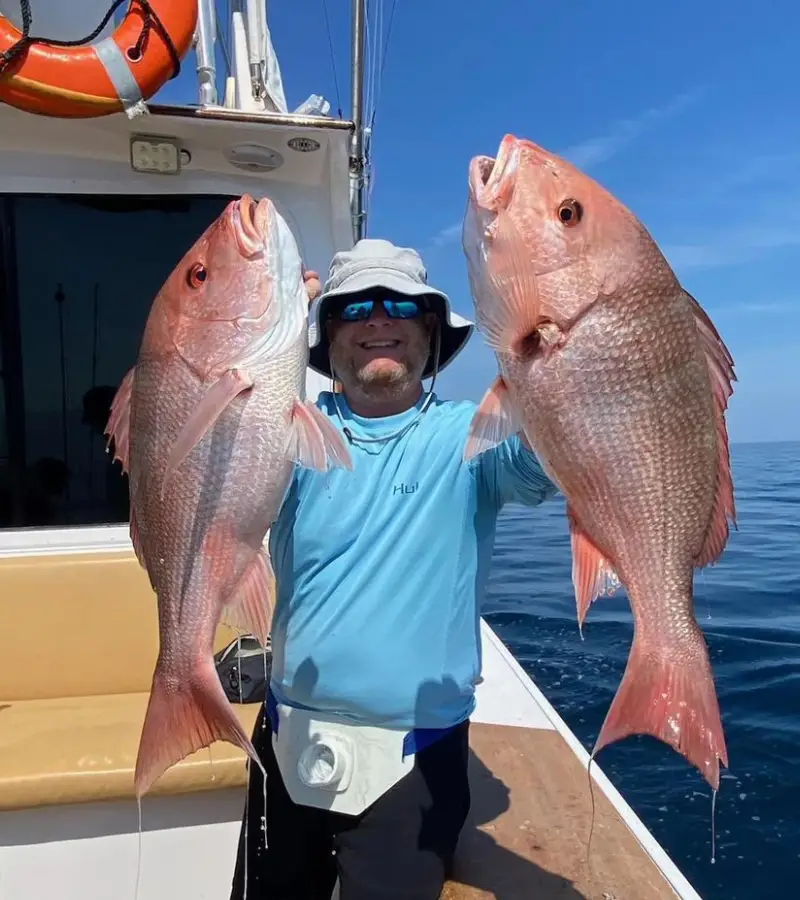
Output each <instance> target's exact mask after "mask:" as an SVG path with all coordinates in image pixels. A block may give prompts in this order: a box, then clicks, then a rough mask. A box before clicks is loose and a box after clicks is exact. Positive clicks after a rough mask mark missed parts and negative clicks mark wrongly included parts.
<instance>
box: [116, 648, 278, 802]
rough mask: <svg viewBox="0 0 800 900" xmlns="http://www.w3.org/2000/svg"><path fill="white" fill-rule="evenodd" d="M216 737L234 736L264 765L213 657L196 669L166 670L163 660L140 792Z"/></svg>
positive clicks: (147, 721) (143, 743) (140, 765)
mask: <svg viewBox="0 0 800 900" xmlns="http://www.w3.org/2000/svg"><path fill="white" fill-rule="evenodd" d="M214 741H229V742H230V743H231V744H233V745H234V746H236V747H239V748H241V749H242V750H243V751H244V752H245V753H247V755H248V756H249V757H250V758H251V759H252V760H253V761H254V762H255V763H256V765H258V766H259V767H261V763H260V761H259V759H258V756H257V754H256V752H255V749H254V748H253V745H252V743H251V741H250V738H249V737H248V736H247V734H246V732H245V730H244V728H243V727H242V723H241V722H240V721H239V718H238V716H237V715H236V713H235V712H234V711H233V707H232V706H231V704H230V702H229V700H228V698H227V697H226V696H225V692H224V691H223V689H222V684H221V682H220V680H219V675H218V674H217V670H216V669H215V668H214V665H213V660H212V659H211V658H209V660H208V662H207V663H204V664H203V665H202V666H201V667H198V668H197V669H195V670H194V671H193V672H190V673H188V674H187V675H185V676H184V675H183V674H182V673H174V672H166V671H164V665H163V663H162V662H161V661H160V660H159V662H158V663H157V664H156V670H155V672H154V674H153V683H152V686H151V688H150V700H149V702H148V704H147V712H146V713H145V717H144V725H143V726H142V736H141V739H140V741H139V754H138V757H137V759H136V772H135V775H134V787H135V790H136V796H137V798H141V797H142V795H143V794H145V793H147V791H148V790H149V789H150V787H151V785H152V784H153V782H154V781H156V780H157V779H158V778H160V777H161V775H163V774H164V772H166V771H167V769H169V768H170V767H171V766H174V765H175V763H177V762H180V761H181V760H182V759H184V758H185V757H187V756H188V755H189V754H190V753H194V752H195V751H196V750H201V749H202V748H203V747H208V746H210V745H211V744H213V743H214Z"/></svg>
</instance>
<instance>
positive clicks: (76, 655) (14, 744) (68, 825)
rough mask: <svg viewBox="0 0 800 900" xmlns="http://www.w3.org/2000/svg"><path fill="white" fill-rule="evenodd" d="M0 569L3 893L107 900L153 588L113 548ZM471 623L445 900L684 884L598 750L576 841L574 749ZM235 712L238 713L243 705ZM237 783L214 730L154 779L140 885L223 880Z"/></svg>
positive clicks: (553, 899)
mask: <svg viewBox="0 0 800 900" xmlns="http://www.w3.org/2000/svg"><path fill="white" fill-rule="evenodd" d="M0 579H2V581H3V585H2V587H3V590H2V593H1V594H0V606H1V607H2V616H3V621H4V623H5V627H4V629H3V630H2V631H0V659H2V660H3V665H2V666H1V667H0V725H1V726H2V727H0V880H2V881H3V884H4V889H5V892H4V896H7V897H8V898H9V900H18V898H22V897H27V896H52V895H53V894H52V887H53V884H57V885H58V896H59V897H60V898H61V900H101V898H102V900H106V898H107V896H108V893H107V892H108V883H109V882H108V879H109V877H111V878H113V879H114V880H117V879H118V878H121V879H122V881H121V882H120V884H119V887H120V889H121V890H126V887H125V884H123V883H122V882H125V883H127V880H128V878H129V877H131V878H133V877H135V874H136V872H135V864H136V841H137V832H138V823H137V813H136V804H135V799H134V795H133V768H134V764H135V760H136V752H137V748H138V742H139V736H140V732H141V723H142V719H143V716H144V711H145V707H146V704H147V697H148V690H149V682H150V676H151V673H152V666H153V663H154V661H155V655H156V653H157V646H158V645H157V623H156V616H155V607H154V605H153V598H152V593H151V591H150V588H149V585H148V584H147V582H146V576H145V575H144V572H143V570H141V568H140V567H139V566H138V563H136V561H135V559H134V558H133V555H132V553H130V552H129V551H128V552H125V551H122V552H120V551H119V550H117V551H114V552H111V553H97V554H85V555H84V554H79V555H78V556H75V555H72V554H67V553H64V554H63V555H55V556H51V557H49V558H48V557H29V558H19V557H17V558H14V559H5V560H2V561H0ZM110 586H113V590H112V592H111V593H109V587H110ZM20 598H24V602H20ZM31 623H45V624H44V627H42V625H41V624H40V625H39V627H36V626H34V629H33V631H32V630H31ZM482 630H483V646H484V671H483V682H482V683H481V684H480V685H479V686H478V697H477V699H478V703H477V709H476V712H475V715H474V718H473V723H474V724H473V727H472V737H471V744H472V757H471V778H472V789H473V806H472V812H471V817H470V820H469V823H468V825H467V827H466V828H465V831H464V833H463V835H462V841H461V843H460V846H459V852H458V858H457V866H456V870H455V875H454V878H453V880H452V881H451V882H449V883H448V885H447V886H446V888H445V890H444V892H443V895H442V898H443V900H472V898H489V897H495V898H497V900H515V898H520V900H522V898H526V900H527V898H531V900H532V898H536V900H579V898H583V900H668V898H675V897H681V898H685V900H699V897H698V895H697V894H696V893H695V892H694V890H693V889H692V888H691V887H690V885H689V884H688V883H687V882H686V880H685V879H684V878H683V876H682V875H681V874H680V872H679V871H678V870H677V869H676V867H675V866H674V864H673V863H672V862H671V860H670V859H669V858H668V857H667V856H666V854H665V853H664V851H663V850H662V848H661V847H660V846H659V845H658V844H657V843H656V841H655V840H654V839H653V838H652V836H651V835H650V834H649V832H648V831H647V830H646V829H645V828H644V826H643V825H642V823H641V822H640V821H639V820H638V819H637V817H636V816H635V815H634V814H633V812H632V811H631V810H630V808H629V807H628V806H627V804H626V803H625V802H624V800H623V799H622V797H621V796H620V795H619V794H618V793H617V792H616V790H615V789H614V788H613V786H612V785H611V784H610V783H609V782H608V779H607V778H606V777H605V775H604V774H603V773H602V771H601V770H600V768H599V767H598V766H596V765H593V766H592V770H591V775H592V783H593V792H592V793H593V795H594V828H593V833H592V841H591V846H589V834H590V828H591V825H592V816H593V810H592V793H590V782H589V776H588V775H587V770H586V765H587V762H588V755H587V753H586V751H585V750H584V749H583V748H582V747H581V745H580V744H579V742H578V741H577V739H576V738H575V736H574V735H573V734H572V732H571V731H569V729H568V728H567V727H566V725H565V724H564V722H563V721H562V720H561V719H560V717H559V716H558V715H557V714H556V713H555V711H554V710H553V708H552V706H551V705H550V704H549V703H548V701H547V700H546V698H545V697H544V696H543V695H542V694H541V692H540V691H539V690H538V689H537V688H536V686H535V685H534V684H533V682H532V681H531V680H530V679H529V678H528V677H527V676H526V674H525V673H524V672H523V670H522V669H521V667H520V666H519V665H518V664H517V662H516V661H515V660H514V658H513V657H512V656H511V654H510V653H509V652H508V651H507V649H506V648H505V646H504V645H503V644H502V642H501V641H500V640H499V638H498V637H497V636H496V635H495V634H494V632H493V631H492V630H491V629H490V628H489V627H488V626H487V625H486V624H485V623H484V625H483V629H482ZM230 636H231V634H230V633H228V634H227V635H221V636H220V637H221V640H222V643H223V644H224V643H226V642H227V640H229V639H230ZM236 710H237V713H238V714H239V715H240V716H241V718H242V721H243V724H244V725H245V727H246V728H247V729H251V728H252V726H253V722H254V720H255V716H256V712H257V706H256V705H254V704H249V705H244V706H238V707H236ZM244 781H245V763H244V756H243V754H242V753H241V752H240V751H239V750H238V749H236V748H234V747H232V746H231V745H229V744H226V743H221V742H218V743H216V744H214V745H213V746H212V747H211V748H210V750H203V751H199V752H198V753H196V754H193V755H192V756H190V757H189V758H187V759H185V760H183V761H182V762H181V763H179V764H178V765H176V766H174V767H173V768H172V769H170V770H169V771H168V772H167V773H166V774H165V775H164V776H163V777H162V778H161V779H160V780H159V781H158V782H156V784H155V785H154V787H153V789H152V790H151V792H150V793H149V794H148V795H147V797H145V798H144V801H143V804H142V813H143V825H144V828H145V833H144V846H143V857H142V868H141V872H140V876H141V884H140V889H139V897H140V898H141V900H174V898H175V897H176V896H178V895H180V896H186V897H189V896H191V897H193V898H196V900H203V898H208V900H211V898H220V897H226V896H228V892H229V890H230V879H231V875H232V870H233V862H234V859H235V853H236V843H237V839H238V833H239V821H240V817H241V813H242V804H243V787H244ZM587 849H588V850H589V853H588V856H587ZM112 873H113V874H112ZM119 873H123V874H119ZM131 884H132V882H131ZM176 884H178V885H180V890H179V892H178V894H176V893H174V890H172V889H170V885H172V887H173V888H174V886H175V885H176Z"/></svg>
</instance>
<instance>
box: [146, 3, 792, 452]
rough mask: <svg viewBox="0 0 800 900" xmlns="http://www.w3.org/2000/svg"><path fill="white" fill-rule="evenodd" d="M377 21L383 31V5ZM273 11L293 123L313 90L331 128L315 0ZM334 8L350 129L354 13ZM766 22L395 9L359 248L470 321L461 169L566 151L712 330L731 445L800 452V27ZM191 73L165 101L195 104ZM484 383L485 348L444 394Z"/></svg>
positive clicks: (725, 8) (655, 8)
mask: <svg viewBox="0 0 800 900" xmlns="http://www.w3.org/2000/svg"><path fill="white" fill-rule="evenodd" d="M378 8H379V4H378V3H377V0H372V3H371V9H373V10H374V11H375V14H377V11H378ZM381 8H382V10H383V16H384V23H385V26H386V25H388V21H389V17H390V13H391V10H392V0H383V4H382V5H381ZM269 9H270V17H271V19H270V22H271V29H272V37H273V43H274V44H275V47H276V50H277V52H278V54H279V59H280V63H281V68H282V74H283V80H284V88H285V90H286V94H287V100H288V102H289V106H290V108H291V107H294V106H297V105H298V104H299V103H300V102H302V101H303V100H305V98H306V97H307V96H308V95H309V94H311V93H322V94H324V95H325V96H326V97H327V98H328V99H329V100H330V102H331V104H332V107H333V110H334V112H335V110H336V108H337V104H338V101H337V95H336V89H335V83H334V78H333V73H332V66H331V55H330V50H329V45H328V31H327V27H326V21H325V16H324V6H323V3H322V2H313V3H303V4H293V3H280V2H277V3H270V4H269ZM327 9H328V13H329V17H330V24H331V36H332V41H333V46H334V52H335V56H336V72H337V75H338V83H339V92H340V96H341V102H342V104H343V109H344V111H345V114H347V113H348V112H349V59H348V53H349V46H348V42H349V29H350V3H349V0H327ZM467 10H469V11H467ZM759 10H760V11H758V12H757V11H756V6H755V5H754V4H744V3H741V2H738V3H737V2H734V3H723V2H720V0H705V2H703V3H696V2H688V0H673V2H671V3H669V4H654V3H641V4H633V3H630V2H622V0H605V2H603V3H589V2H587V0H584V2H572V3H561V4H557V3H546V4H545V3H542V4H539V3H531V2H530V0H492V2H491V3H480V4H478V3H474V4H473V3H466V2H464V0H436V2H431V0H427V2H425V0H397V3H396V5H395V9H394V16H393V24H392V30H391V40H390V42H389V46H388V55H387V57H386V61H385V68H384V74H383V78H382V80H381V82H380V89H379V93H378V94H377V113H376V121H375V133H374V143H373V166H374V169H373V186H372V194H371V213H370V222H369V235H370V236H372V237H386V238H388V239H390V240H392V241H394V242H395V243H399V244H403V245H406V246H413V247H415V248H417V249H418V250H419V251H420V252H421V253H422V254H423V257H424V259H425V262H426V265H427V267H428V272H429V277H430V280H431V282H432V283H434V284H435V285H436V286H437V287H440V288H442V289H443V290H445V291H447V292H448V293H449V294H450V297H451V299H452V302H453V305H454V307H455V309H456V310H458V311H459V312H460V313H462V314H463V315H466V316H468V317H470V318H472V316H473V312H472V301H471V298H470V296H469V292H468V286H467V280H466V269H465V264H464V260H463V255H462V251H461V247H460V225H461V219H462V216H463V210H464V204H465V199H466V172H467V166H468V163H469V159H470V157H471V156H473V155H474V154H478V153H490V154H491V153H494V152H495V150H496V148H497V145H498V143H499V141H500V139H501V138H502V136H503V134H505V133H506V132H511V133H514V134H516V135H518V136H520V137H528V138H531V139H532V140H534V141H536V142H537V143H539V144H541V145H543V146H545V147H547V148H548V149H551V150H555V151H557V152H560V153H563V154H564V155H565V156H567V157H568V158H569V159H571V160H572V161H573V162H575V163H577V164H579V165H581V166H582V167H583V168H584V169H585V170H586V171H587V172H588V173H589V174H590V175H592V176H593V177H594V178H596V179H597V180H599V181H600V182H601V183H602V184H603V185H604V186H605V187H607V188H608V189H609V190H611V191H612V192H613V193H615V194H616V195H617V196H618V197H619V198H620V199H621V200H622V201H623V202H624V203H626V204H627V205H628V206H629V207H630V208H631V209H633V211H634V212H635V213H636V214H637V215H638V216H639V217H640V218H641V220H642V221H643V222H644V224H645V225H646V226H647V228H648V229H649V230H650V232H651V233H652V234H653V236H654V237H655V239H656V240H657V241H658V243H659V244H660V246H661V247H662V250H663V251H664V252H665V254H666V255H667V258H668V259H669V261H670V262H671V264H672V265H673V267H674V269H675V271H676V273H677V274H678V276H679V278H680V279H681V281H682V282H683V284H684V286H685V287H686V288H687V290H689V291H690V292H691V293H693V294H694V295H695V296H696V297H697V299H698V300H699V301H700V303H701V304H702V305H703V306H704V307H705V308H706V310H707V311H708V312H709V313H710V314H711V316H712V318H713V319H714V321H715V323H716V325H717V327H718V328H719V329H720V331H721V333H722V335H723V337H724V338H725V340H726V341H727V343H728V346H729V347H730V349H731V352H732V353H733V356H734V359H735V362H736V367H737V374H738V377H739V383H738V384H737V386H736V391H735V393H734V396H733V398H732V400H731V405H730V412H729V428H730V434H731V439H732V441H734V442H738V441H753V440H797V439H800V415H798V402H797V394H798V390H799V389H800V291H798V287H797V268H798V266H797V262H796V261H797V260H798V258H800V254H798V250H799V249H800V203H798V201H800V150H798V146H800V116H798V114H797V110H798V102H797V86H798V85H799V84H800V55H798V53H797V44H796V36H797V34H798V33H800V11H798V9H797V7H796V6H794V5H793V4H792V3H790V2H788V0H779V2H771V3H765V4H763V5H762V6H761V7H759ZM383 30H384V33H385V31H386V27H384V29H383ZM192 67H193V63H192V62H191V61H189V60H187V66H186V68H187V69H192ZM186 75H187V76H188V77H186V78H184V77H183V76H182V77H181V78H180V79H178V81H176V82H173V83H172V84H170V85H169V86H168V87H167V88H165V90H164V91H163V92H162V94H161V96H160V98H159V99H169V100H184V101H188V102H194V99H195V97H194V87H193V82H192V77H191V76H192V72H191V71H187V72H186ZM494 372H495V363H494V359H493V356H492V354H491V353H490V352H489V351H488V350H487V349H486V347H485V345H484V344H483V339H482V337H481V336H480V335H479V334H476V336H475V337H474V338H473V340H472V342H471V343H470V345H469V346H468V348H467V349H466V350H465V351H464V353H463V354H462V355H461V357H460V358H459V360H457V361H456V363H454V364H453V366H452V367H451V368H450V369H448V370H447V371H446V372H445V373H444V374H443V375H442V376H441V378H440V381H439V383H438V385H437V389H438V390H439V391H440V392H441V393H442V394H444V395H445V396H451V397H469V398H473V399H476V400H478V399H479V398H480V397H481V395H482V394H483V392H484V390H485V389H486V387H487V386H488V384H489V383H490V382H491V380H492V378H493V377H494Z"/></svg>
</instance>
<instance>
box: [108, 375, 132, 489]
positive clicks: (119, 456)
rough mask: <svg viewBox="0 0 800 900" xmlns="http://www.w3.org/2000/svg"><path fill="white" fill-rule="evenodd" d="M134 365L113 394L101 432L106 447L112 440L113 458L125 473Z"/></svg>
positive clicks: (126, 470)
mask: <svg viewBox="0 0 800 900" xmlns="http://www.w3.org/2000/svg"><path fill="white" fill-rule="evenodd" d="M135 371H136V366H132V367H131V368H130V369H128V371H127V372H126V373H125V377H124V378H123V379H122V381H121V382H120V385H119V387H118V388H117V393H116V394H114V400H113V401H112V403H111V412H110V413H109V416H108V422H107V424H106V428H105V431H104V432H103V434H105V436H106V437H107V438H108V444H106V449H108V447H109V445H110V444H111V441H112V440H113V441H114V460H115V461H116V460H119V461H120V463H122V471H123V472H124V473H125V474H126V475H127V474H128V468H129V464H130V428H131V395H132V394H133V376H134V373H135Z"/></svg>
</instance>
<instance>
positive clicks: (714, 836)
mask: <svg viewBox="0 0 800 900" xmlns="http://www.w3.org/2000/svg"><path fill="white" fill-rule="evenodd" d="M716 818H717V792H716V790H715V789H714V788H711V865H712V866H713V865H714V863H715V862H716V861H717V823H716Z"/></svg>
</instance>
